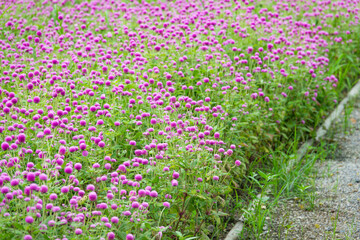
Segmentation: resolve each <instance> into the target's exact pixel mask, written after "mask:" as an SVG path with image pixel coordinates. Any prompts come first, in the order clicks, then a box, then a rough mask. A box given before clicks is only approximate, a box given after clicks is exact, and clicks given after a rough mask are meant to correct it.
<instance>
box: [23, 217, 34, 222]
mask: <svg viewBox="0 0 360 240" xmlns="http://www.w3.org/2000/svg"><path fill="white" fill-rule="evenodd" d="M25 222H27V223H30V224H31V223H33V222H34V218H33V217H32V216H27V217H25Z"/></svg>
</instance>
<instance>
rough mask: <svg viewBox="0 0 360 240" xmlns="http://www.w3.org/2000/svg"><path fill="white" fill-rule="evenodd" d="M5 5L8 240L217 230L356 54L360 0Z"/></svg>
mask: <svg viewBox="0 0 360 240" xmlns="http://www.w3.org/2000/svg"><path fill="white" fill-rule="evenodd" d="M0 4H1V5H0V10H1V11H0V16H1V17H0V34H1V38H0V48H1V49H0V58H1V68H0V101H1V102H0V116H1V117H0V143H1V149H0V191H1V193H0V197H1V203H0V239H25V240H28V239H99V238H100V239H127V240H132V239H189V238H191V237H194V236H195V237H198V238H199V239H207V238H208V239H216V238H218V237H219V236H220V233H219V232H216V231H213V232H211V231H209V229H208V228H207V226H208V225H209V224H212V225H214V226H216V227H217V228H218V229H222V228H221V226H222V225H223V221H224V219H225V218H227V217H229V213H228V212H229V211H228V209H229V208H231V206H232V204H233V198H232V197H231V196H233V195H234V192H235V191H236V190H237V189H238V188H239V185H240V184H241V180H242V178H243V176H244V174H246V167H247V165H248V163H249V161H251V159H254V158H257V157H261V155H262V154H266V153H268V152H269V150H270V149H274V148H275V149H276V148H278V149H281V147H283V146H285V145H287V144H288V142H291V139H292V138H294V132H296V136H297V137H298V138H301V139H305V137H306V136H309V135H311V133H312V132H313V129H314V128H315V127H316V126H317V125H318V124H319V122H321V119H322V118H324V117H325V116H326V114H327V112H328V111H329V109H331V108H332V107H334V106H335V105H336V103H337V101H338V100H341V99H340V98H341V96H342V94H343V93H344V92H345V91H346V86H347V87H349V86H351V85H352V83H353V82H351V81H350V80H349V76H351V74H352V71H353V68H354V66H355V64H356V63H357V62H358V61H359V59H358V56H359V54H358V53H359V49H360V45H359V39H360V26H359V16H360V14H359V9H360V8H359V7H360V1H359V0H344V1H342V0H339V1H331V0H324V1H320V0H314V1H310V0H305V1H300V0H297V1H282V0H279V1H270V0H263V1H261V0H256V1H254V0H242V1H230V0H216V1H215V0H203V1H200V0H199V1H198V0H194V1H186V0H177V1H165V0H164V1H149V2H146V1H118V0H89V1H86V0H84V1H78V0H53V1H51V0H45V1H43V0H41V1H38V0H16V1H9V0H2V1H1V2H0ZM356 74H358V73H356ZM354 80H355V79H353V81H354Z"/></svg>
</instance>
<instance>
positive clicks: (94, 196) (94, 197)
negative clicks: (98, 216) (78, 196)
mask: <svg viewBox="0 0 360 240" xmlns="http://www.w3.org/2000/svg"><path fill="white" fill-rule="evenodd" d="M96 199H97V194H96V192H91V193H89V200H90V201H96Z"/></svg>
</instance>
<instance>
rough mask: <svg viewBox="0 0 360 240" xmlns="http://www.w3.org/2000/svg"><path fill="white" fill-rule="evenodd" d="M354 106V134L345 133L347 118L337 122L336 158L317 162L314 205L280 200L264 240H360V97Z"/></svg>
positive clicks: (335, 133) (350, 122) (335, 128)
mask: <svg viewBox="0 0 360 240" xmlns="http://www.w3.org/2000/svg"><path fill="white" fill-rule="evenodd" d="M352 106H353V107H354V110H353V111H352V113H351V115H350V117H349V118H348V122H349V124H350V125H351V129H352V130H351V133H350V134H344V131H343V130H342V129H344V128H343V126H344V120H341V121H340V120H339V121H338V122H337V123H335V124H334V126H333V128H332V131H333V132H332V133H333V135H334V140H335V141H336V142H337V143H338V144H339V145H338V148H337V150H336V154H335V159H327V160H325V161H324V162H323V163H317V166H316V168H317V169H318V171H319V172H318V174H317V178H316V179H315V186H316V191H315V197H314V199H315V200H314V201H313V206H312V207H311V208H309V207H308V206H307V205H305V204H304V203H302V202H300V201H299V200H296V199H292V200H287V201H285V202H284V201H283V202H281V203H280V204H279V205H278V206H277V207H276V208H275V209H274V212H273V214H272V217H271V221H269V224H268V228H269V230H268V231H267V232H266V234H264V239H360V128H359V127H360V99H359V100H357V103H356V104H353V105H352Z"/></svg>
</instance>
